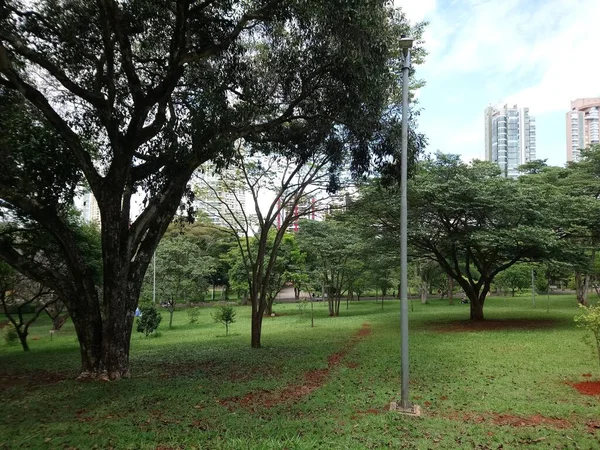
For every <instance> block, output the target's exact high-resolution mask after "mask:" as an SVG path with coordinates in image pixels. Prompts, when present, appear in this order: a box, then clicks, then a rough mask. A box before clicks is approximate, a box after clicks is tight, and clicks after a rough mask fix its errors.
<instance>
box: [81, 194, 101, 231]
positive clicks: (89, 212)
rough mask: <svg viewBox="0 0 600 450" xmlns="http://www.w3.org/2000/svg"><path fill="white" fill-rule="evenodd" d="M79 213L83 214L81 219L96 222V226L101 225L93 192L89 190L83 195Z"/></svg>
mask: <svg viewBox="0 0 600 450" xmlns="http://www.w3.org/2000/svg"><path fill="white" fill-rule="evenodd" d="M81 214H82V216H83V220H85V221H86V222H88V223H96V224H98V226H101V224H102V222H101V219H100V208H99V207H98V202H97V201H96V197H94V194H92V193H91V192H88V193H87V194H84V196H83V204H82V208H81Z"/></svg>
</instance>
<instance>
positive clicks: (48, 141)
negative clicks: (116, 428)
mask: <svg viewBox="0 0 600 450" xmlns="http://www.w3.org/2000/svg"><path fill="white" fill-rule="evenodd" d="M0 11H1V15H0V88H1V92H0V94H1V95H2V96H4V95H5V94H6V93H9V94H10V95H13V94H16V95H17V97H18V101H22V100H26V101H27V104H26V105H25V106H24V107H23V108H22V110H24V111H26V114H24V115H21V116H19V114H17V115H14V114H12V113H11V117H12V119H10V120H8V122H10V124H11V127H10V128H6V127H5V125H6V124H5V123H3V126H2V127H1V129H2V130H3V134H4V135H5V136H9V137H10V138H9V139H8V140H9V141H10V142H9V144H10V145H8V146H0V148H2V155H1V156H2V158H1V160H2V161H3V171H2V172H3V173H2V175H1V176H0V199H1V200H2V208H5V209H8V210H10V211H11V214H13V215H14V214H17V215H19V216H20V217H21V218H23V220H25V221H26V222H27V225H28V227H29V228H30V229H33V228H38V229H42V230H44V233H46V235H47V238H48V239H51V240H52V241H53V242H54V244H55V246H56V251H57V252H58V253H57V254H58V255H60V258H61V259H62V261H63V264H62V267H64V268H65V270H64V271H62V272H57V271H54V270H51V268H49V267H48V266H43V267H42V266H40V265H39V264H38V263H37V261H36V260H35V259H31V258H27V257H25V256H24V255H22V254H21V253H20V252H19V251H18V250H17V249H16V247H15V246H16V245H17V244H18V242H17V241H15V240H12V239H9V236H5V238H4V239H3V241H2V243H1V245H0V257H1V258H2V259H3V260H4V261H6V262H7V263H8V264H10V265H11V266H13V267H15V268H16V269H17V270H19V271H20V272H22V273H24V274H26V275H27V276H28V277H29V278H31V279H34V280H36V281H38V282H40V283H42V284H44V285H46V286H49V287H51V288H52V289H54V290H55V291H56V292H58V293H59V294H60V296H61V297H62V298H63V299H64V300H65V301H66V305H67V308H68V310H69V312H70V315H71V319H72V320H73V323H74V325H75V330H76V332H77V336H78V340H79V344H80V348H81V360H82V361H81V362H82V364H81V372H80V377H81V378H100V379H111V380H115V379H119V378H121V377H124V376H128V375H129V346H130V344H129V343H130V337H131V331H132V326H133V317H134V310H135V307H136V305H137V303H138V298H139V295H140V291H141V288H142V282H143V278H144V274H145V272H146V269H147V267H148V264H149V263H150V261H151V259H152V255H153V253H154V251H155V249H156V247H157V245H158V243H159V241H160V239H161V237H162V235H163V233H164V232H165V230H166V229H167V227H168V225H169V223H170V222H171V219H172V217H173V215H174V214H175V212H176V210H177V208H178V206H179V204H180V200H181V198H182V196H183V195H184V194H186V193H189V190H188V181H189V178H190V176H191V175H192V173H193V171H194V170H195V169H196V168H197V167H198V166H199V165H200V164H202V163H204V162H205V161H208V160H213V161H215V162H216V163H217V164H219V165H226V163H227V161H228V160H229V159H230V157H231V155H232V154H233V149H234V146H235V143H236V142H237V141H240V140H244V141H247V142H255V143H258V144H260V145H263V146H266V147H269V148H275V147H277V145H276V143H277V142H287V143H288V144H289V145H288V146H287V151H288V152H289V155H296V156H299V157H302V152H303V148H305V147H304V146H306V147H312V146H316V145H318V144H322V143H324V142H329V143H331V142H337V141H338V140H339V139H338V138H339V136H340V135H342V136H344V137H345V138H347V139H344V142H345V145H346V146H347V147H348V150H349V151H350V152H351V153H352V154H353V156H354V158H353V169H354V171H355V172H362V171H364V170H366V168H367V166H368V164H369V162H370V160H371V154H372V153H373V152H375V153H377V154H378V155H379V157H380V158H383V159H385V153H386V152H387V151H388V150H389V149H390V148H392V146H389V145H383V144H382V142H387V139H386V136H388V133H386V131H385V127H384V125H385V124H386V123H390V124H393V122H394V119H393V118H394V117H395V114H392V112H391V111H389V110H388V109H387V105H388V101H389V99H390V97H391V96H397V95H398V92H396V91H397V88H396V86H397V84H398V83H397V76H398V74H399V73H400V70H399V69H398V67H399V64H400V61H399V54H400V51H399V49H398V47H397V46H398V41H399V39H398V38H399V36H400V35H401V34H403V33H407V32H408V31H409V25H408V22H407V20H406V19H405V18H404V16H402V15H401V14H400V13H399V11H396V12H394V11H392V10H391V9H390V6H388V4H387V3H386V2H379V1H371V0H369V1H366V2H365V1H351V2H341V3H339V2H338V3H330V2H322V1H317V0H309V1H284V0H249V1H247V2H243V3H239V2H236V3H232V2H227V1H220V0H218V1H205V2H191V1H189V0H177V1H170V2H166V3H165V2H157V1H155V0H139V1H132V0H126V1H119V2H117V1H115V0H98V1H97V2H78V1H72V0H40V1H38V2H34V3H31V2H19V1H17V0H6V1H4V2H2V5H1V6H0ZM422 28H423V26H422V24H421V25H418V26H417V27H416V28H415V30H414V32H413V33H412V34H413V35H414V36H417V37H418V36H419V35H420V34H421V31H422ZM414 55H415V58H416V60H417V61H418V60H419V58H420V57H422V55H423V53H422V51H420V50H419V49H416V50H415V52H414ZM32 73H35V74H36V76H31V77H28V76H27V74H32ZM38 75H39V76H38ZM6 111H7V110H6V109H2V114H3V117H0V119H5V117H4V114H5V112H6ZM386 114H388V115H387V118H384V116H385V115H386ZM26 116H27V117H26ZM15 117H26V119H27V120H22V122H23V123H24V124H27V126H21V125H19V126H17V121H15V120H13V119H14V118H15ZM31 118H34V120H29V119H31ZM382 118H383V119H382ZM19 127H21V128H22V129H21V130H18V128H19ZM396 128H397V127H396ZM9 129H10V132H9V133H7V132H6V131H5V130H9ZM39 131H44V133H39ZM40 137H41V138H42V139H40ZM14 138H17V139H14ZM373 142H375V143H376V145H374V146H371V143H373ZM59 155H61V157H59ZM24 162H26V163H27V164H24ZM31 166H35V167H36V168H37V169H39V170H38V175H39V176H38V177H37V178H32V177H30V168H31ZM83 179H85V182H86V183H87V185H88V186H89V188H90V189H91V192H92V193H93V195H94V196H95V198H96V200H97V201H98V206H99V209H100V215H101V222H102V223H101V225H102V226H101V242H102V282H101V283H96V281H95V280H94V274H93V270H92V269H91V268H90V263H89V262H88V261H87V260H86V258H85V254H84V252H83V251H82V249H81V248H80V247H79V245H78V240H77V237H76V232H75V231H74V230H73V229H72V227H70V226H69V223H68V220H67V218H66V217H65V215H64V214H63V206H64V205H65V204H70V202H71V201H72V197H73V193H74V189H73V187H74V186H76V185H77V184H78V183H79V182H80V181H82V180H83ZM15 180H17V181H19V182H18V183H15ZM140 188H141V189H142V190H143V192H144V195H145V197H144V201H143V205H142V208H141V211H139V214H136V212H134V203H135V200H134V193H135V192H137V191H138V189H140ZM40 193H44V195H39V194H40ZM10 237H14V235H12V236H10ZM57 257H58V256H57Z"/></svg>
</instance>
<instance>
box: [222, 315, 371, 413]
mask: <svg viewBox="0 0 600 450" xmlns="http://www.w3.org/2000/svg"><path fill="white" fill-rule="evenodd" d="M369 334H371V326H370V325H369V324H368V323H363V326H362V328H361V329H360V330H359V331H358V332H357V333H356V335H355V336H354V337H353V338H352V339H350V341H348V344H347V345H346V347H344V348H343V349H342V350H341V351H339V352H337V353H333V354H332V355H330V356H329V358H327V368H326V369H316V370H311V371H310V372H307V373H305V374H304V382H303V383H302V384H290V385H288V386H286V387H284V388H283V389H280V390H276V391H266V390H261V391H254V392H249V393H248V394H246V395H245V396H243V397H230V398H226V399H223V400H219V403H220V404H221V405H223V406H225V407H226V408H227V409H229V410H230V411H234V410H235V409H236V407H239V406H242V407H244V408H248V409H251V410H254V409H255V408H256V407H263V408H272V407H273V406H276V405H280V404H282V403H288V402H296V401H298V400H299V399H301V398H302V397H305V396H307V395H308V394H310V393H311V392H312V391H314V390H315V389H318V388H319V387H321V386H322V385H323V384H325V381H326V380H327V377H328V376H329V373H330V372H331V370H332V369H334V368H335V367H336V366H338V365H339V364H340V363H341V360H342V359H343V358H344V357H345V356H346V355H347V354H348V353H349V352H350V350H352V348H353V347H354V346H355V345H356V344H357V343H358V341H359V340H360V339H362V338H364V337H365V336H368V335H369Z"/></svg>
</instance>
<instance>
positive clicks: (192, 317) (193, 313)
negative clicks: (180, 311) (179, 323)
mask: <svg viewBox="0 0 600 450" xmlns="http://www.w3.org/2000/svg"><path fill="white" fill-rule="evenodd" d="M187 315H188V320H189V321H190V323H196V322H198V316H199V315H200V308H198V307H197V306H193V307H191V308H188V309H187Z"/></svg>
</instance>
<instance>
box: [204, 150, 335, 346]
mask: <svg viewBox="0 0 600 450" xmlns="http://www.w3.org/2000/svg"><path fill="white" fill-rule="evenodd" d="M330 144H333V143H330ZM285 145H288V144H285ZM282 153H285V152H277V153H274V154H266V153H254V154H253V155H252V156H251V157H250V155H247V154H245V152H244V151H243V150H242V149H241V148H239V149H238V151H237V156H236V158H235V159H234V160H233V161H232V162H231V163H230V166H229V169H228V170H227V171H224V172H222V173H221V174H220V181H219V182H218V183H216V184H214V183H210V182H207V180H206V179H205V178H202V177H200V180H199V181H200V183H201V187H200V188H199V189H198V190H197V192H198V194H199V195H198V197H199V198H200V199H207V198H211V199H212V200H199V201H200V202H201V203H202V204H203V205H204V206H205V207H206V208H209V209H212V210H213V211H214V212H215V214H217V215H218V216H219V217H220V218H221V219H222V220H223V221H224V222H225V223H226V224H227V226H228V227H229V230H230V234H231V236H232V237H234V238H235V239H236V240H237V249H236V251H235V252H232V253H233V254H235V255H237V259H238V261H241V264H239V265H238V264H232V270H230V276H231V277H232V278H233V277H235V278H237V280H236V281H237V283H236V284H237V286H239V285H240V283H239V281H240V280H239V277H244V276H245V277H246V282H247V284H248V295H249V297H250V302H251V304H252V335H251V345H252V347H254V348H259V347H260V346H261V332H262V331H261V330H262V319H263V316H264V314H265V312H267V311H270V310H271V308H272V304H273V299H274V297H275V295H276V294H277V292H279V290H281V288H282V287H283V283H285V281H287V280H286V279H285V273H286V271H287V266H286V264H285V263H282V257H284V253H285V252H284V251H283V249H281V247H282V244H283V243H284V241H285V240H286V236H287V230H288V228H289V226H290V225H291V224H292V223H294V222H297V221H298V219H299V218H300V217H303V216H306V215H308V214H310V213H312V212H313V211H314V210H315V208H317V209H319V208H320V206H319V205H320V204H321V203H322V202H323V201H324V200H325V199H326V198H327V197H322V196H321V197H316V196H318V195H321V194H323V193H324V192H325V187H327V186H328V185H329V186H330V187H331V186H332V185H333V184H337V183H338V180H337V171H338V170H339V167H336V164H335V163H334V161H336V160H337V161H338V164H340V163H341V161H343V160H344V157H345V148H344V146H338V145H333V146H332V147H331V148H329V149H323V148H320V147H313V148H305V149H304V155H303V156H302V157H300V158H298V157H296V156H291V155H286V154H283V155H282ZM332 177H333V180H332ZM202 190H208V191H209V192H210V194H211V195H210V196H208V197H207V196H206V195H204V192H202ZM247 196H249V197H250V198H251V199H252V204H251V206H250V207H248V206H245V198H246V197H247ZM234 205H238V206H240V207H239V208H235V207H234ZM284 248H285V246H284ZM280 250H281V251H280ZM290 255H291V253H290Z"/></svg>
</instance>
